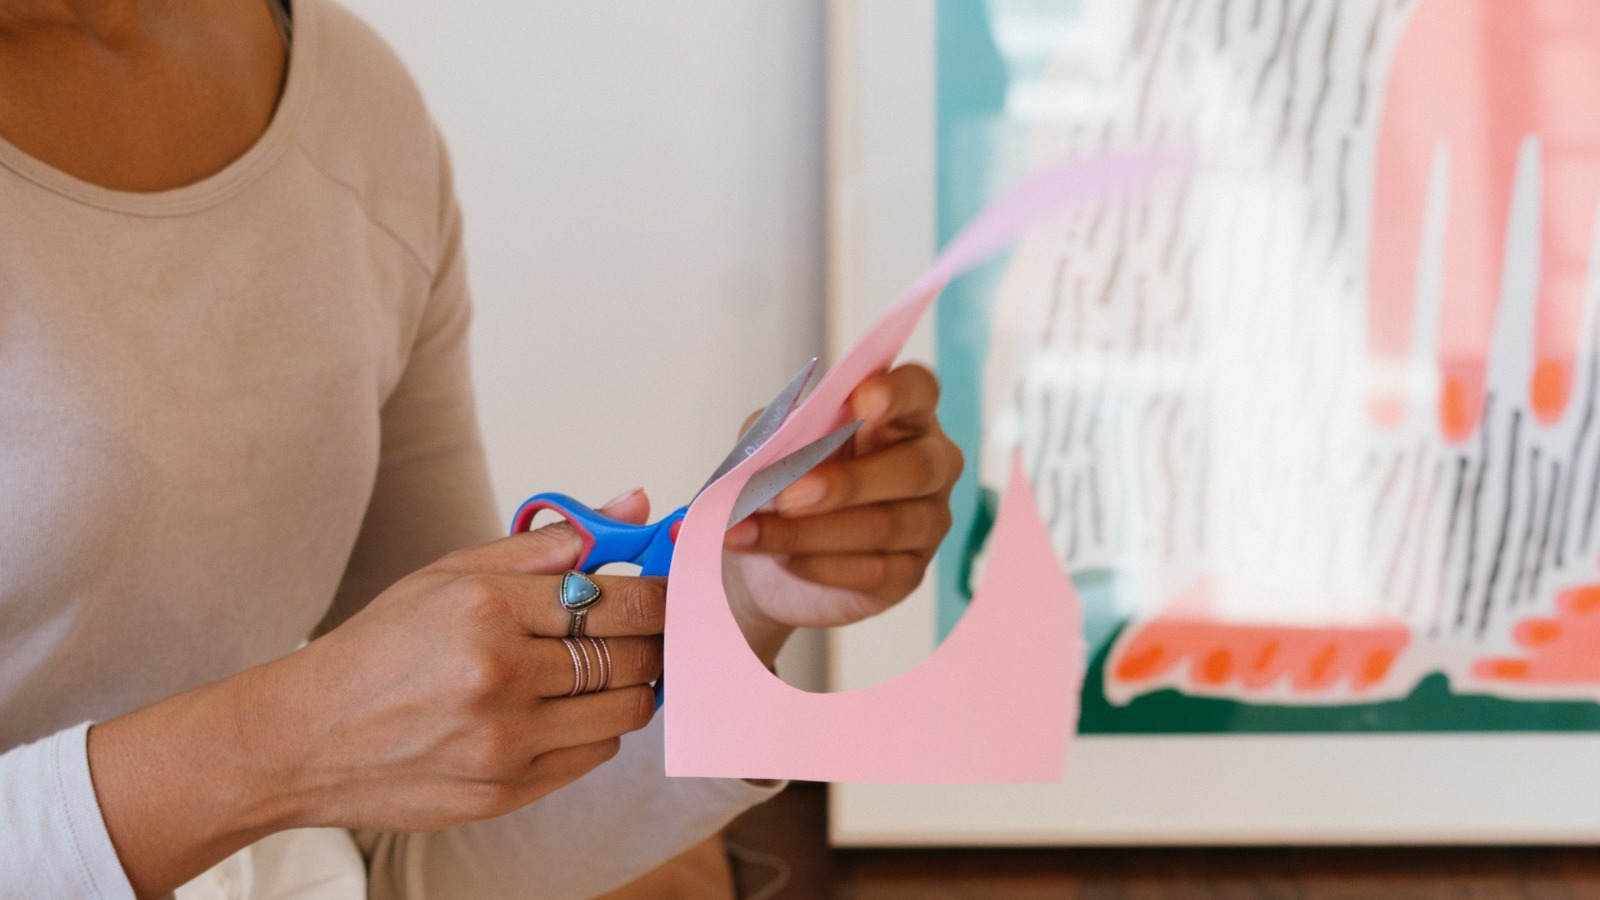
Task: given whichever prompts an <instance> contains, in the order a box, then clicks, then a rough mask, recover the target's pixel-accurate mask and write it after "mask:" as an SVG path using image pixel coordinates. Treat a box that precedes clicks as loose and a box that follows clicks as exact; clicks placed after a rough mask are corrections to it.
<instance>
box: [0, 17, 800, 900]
mask: <svg viewBox="0 0 1600 900" xmlns="http://www.w3.org/2000/svg"><path fill="white" fill-rule="evenodd" d="M468 316H469V304H468V295H467V288H466V281H465V269H464V264H463V260H462V253H461V220H460V214H459V211H458V208H457V205H456V202H455V198H454V194H453V190H452V186H451V182H450V173H449V166H448V162H447V160H446V158H445V154H444V150H443V148H442V146H441V143H440V140H439V137H438V135H437V133H436V131H435V129H434V127H433V125H432V123H431V120H430V119H429V117H428V115H427V112H426V110H425V109H424V107H423V104H422V101H421V99H420V97H419V96H418V93H417V91H416V89H415V87H414V86H413V84H412V83H411V81H410V79H409V78H408V77H407V75H406V73H405V72H404V70H403V69H402V67H401V66H400V64H399V62H398V61H397V60H396V59H395V58H394V56H393V54H392V53H391V52H390V51H389V49H388V48H387V47H386V46H385V45H384V44H383V43H382V42H381V41H380V40H379V39H378V38H377V37H376V36H375V35H374V34H373V33H372V32H371V31H370V30H369V29H368V28H367V27H366V26H364V25H363V24H362V23H360V22H359V21H358V20H357V19H356V18H355V17H353V16H352V15H351V14H349V13H348V12H346V11H345V10H343V9H341V8H339V7H338V6H336V5H334V4H333V3H331V2H324V0H297V2H296V3H295V33H294V48H293V52H292V54H291V59H290V66H289V73H288V77H287V81H286V86H285V91H284V94H283V97H282V99H281V101H280V104H279V108H278V111H277V113H276V115H275V117H274V119H273V122H272V124H271V125H270V127H269V128H268V130H267V132H266V133H265V134H264V135H263V137H262V138H261V139H260V141H259V142H258V143H257V145H256V146H254V147H253V148H252V149H251V150H250V151H248V152H247V153H246V154H245V155H244V156H243V157H241V158H240V159H238V160H237V161H235V162H234V163H233V164H231V165H229V166H228V167H227V168H226V169H225V170H223V171H222V172H220V173H218V174H217V175H215V176H213V177H211V178H207V179H206V180H204V181H202V182H199V183H197V184H193V185H190V186H187V187H184V188H180V189H177V190H173V191H168V192H164V193H157V194H129V193H121V192H116V191H111V190H106V189H103V188H99V187H96V186H93V185H89V184H86V183H83V182H81V181H78V180H76V179H73V178H71V177H70V176H67V175H65V174H64V173H62V172H60V171H57V170H55V169H52V168H50V167H48V166H46V165H43V164H41V163H40V162H38V161H37V160H34V159H31V158H29V157H28V156H26V155H24V154H22V153H21V152H20V151H18V150H17V149H16V148H14V147H12V146H10V145H7V144H5V143H4V142H0V501H3V503H4V514H3V515H0V751H5V752H3V755H0V898H12V897H29V898H34V897H107V898H123V897H128V896H131V892H130V890H129V888H128V885H127V881H126V879H125V878H124V877H123V875H122V872H121V868H120V866H119V865H118V862H117V859H116V855H115V852H114V850H113V848H112V846H111V844H110V842H109V840H108V838H107V836H106V832H105V827H104V824H103V822H102V821H101V819H100V815H99V811H98V808H97V807H96V805H95V799H94V791H93V786H92V783H91V781H90V778H89V771H88V764H87V759H86V756H85V751H84V734H85V731H86V729H85V728H84V727H83V725H82V723H85V722H89V721H96V720H103V719H105V718H109V717H112V716H115V715H118V714H120V713H123V712H126V711H128V710H131V709H134V708H136V707H139V706H141V705H144V704H147V703H150V702H153V701H156V700H160V699H162V698H164V697H168V696H170V695H172V694H175V693H178V692H180V691H183V690H185V689H188V688H191V687H194V686H196V685H199V684H202V683H205V682H208V681H212V680H215V679H218V678H221V677H224V676H227V675H230V674H232V673H234V672H237V671H239V670H241V669H244V668H246V667H248V666H251V665H254V664H257V663H261V662H264V661H266V660H270V659H273V658H275V657H278V656H281V655H283V654H285V653H288V652H290V651H292V650H293V649H294V648H295V647H296V646H297V645H298V644H299V643H300V642H301V641H303V640H304V639H305V638H306V637H307V636H308V635H309V634H310V633H311V632H312V631H313V629H314V628H315V627H316V626H317V624H318V623H319V622H320V621H322V620H323V619H324V617H325V616H327V615H329V614H330V610H332V615H334V616H335V617H338V616H341V615H343V614H347V613H348V612H349V611H351V610H353V609H355V608H358V607H359V606H360V605H361V604H363V603H365V602H367V601H368V600H369V599H370V598H371V597H372V596H373V595H374V594H376V593H377V592H378V591H380V590H381V589H382V588H384V587H385V586H387V585H388V584H390V583H391V582H393V581H394V580H395V579H397V578H398V577H400V576H401V575H403V574H405V573H407V572H409V571H412V570H414V569H416V568H419V567H421V566H422V565H425V564H427V563H428V562H431V561H432V560H434V559H435V558H437V557H438V556H440V555H441V554H443V553H444V552H446V551H448V550H450V549H453V548H457V547H461V546H465V545H468V544H472V543H476V542H480V541H484V540H488V539H492V538H494V537H496V536H497V535H498V534H499V533H500V531H499V524H498V522H497V517H496V513H495V507H494V504H493V503H492V499H491V495H490V491H489V485H488V479H487V477H486V472H485V465H484V459H483V453H482V448H481V445H480V443H479V439H478V436H477V425H476V422H475V420H474V412H473V401H472V395H471V387H470V384H469V380H468V366H467V346H466V335H467V322H468ZM659 742H660V735H659V731H658V730H657V729H654V728H653V729H651V730H649V731H646V732H644V733H642V734H640V735H636V736H630V738H629V739H628V740H627V741H625V743H624V749H623V751H622V753H621V754H620V755H619V756H618V757H617V758H616V759H614V760H613V761H611V762H610V763H608V764H607V765H606V766H604V767H602V768H601V769H599V770H597V771H596V772H595V773H592V774H591V775H590V776H589V777H586V778H585V779H583V780H581V781H579V782H577V783H576V784H574V785H572V786H570V787H568V788H566V789H564V790H563V791H561V792H558V793H557V794H555V795H552V796H551V797H549V798H547V799H546V800H543V801H540V802H538V803H535V804H534V805H532V806H530V807H528V808H526V809H524V810H522V811H521V812H519V813H516V814H513V815H512V816H509V817H507V818H505V819H501V820H497V821H494V822H486V823H480V824H476V825H471V826H466V827H462V828H457V829H453V830H450V831H445V832H440V833H436V834H432V835H362V836H360V844H361V847H362V850H363V852H364V853H365V854H366V856H367V860H368V863H369V866H370V870H371V879H372V880H371V895H372V896H381V897H407V898H424V897H425V898H445V897H462V898H466V897H472V898H489V897H494V896H501V895H506V896H509V895H512V894H513V893H514V894H515V895H516V896H550V897H560V896H583V895H586V894H589V893H593V892H595V891H599V890H602V889H605V888H607V887H610V886H612V885H615V884H618V883H621V882H623V881H625V880H627V879H628V878H629V877H631V876H632V875H634V874H636V873H638V872H639V871H642V870H643V869H645V868H647V867H648V866H650V865H651V864H653V863H654V862H656V861H658V860H660V859H663V858H665V857H667V856H669V855H671V854H672V853H674V852H676V851H677V850H678V849H680V848H682V847H685V846H687V845H689V844H690V843H692V842H693V841H694V840H696V839H697V838H699V837H701V836H703V835H704V834H706V833H709V832H710V831H711V830H713V829H714V828H716V827H717V826H719V825H720V824H721V823H723V822H725V821H726V820H727V819H728V818H730V817H732V816H733V815H734V814H736V813H737V812H738V811H740V810H742V809H743V808H745V807H747V806H748V805H750V804H752V803H754V802H756V801H758V800H760V799H762V798H764V797H765V796H766V795H767V794H768V793H769V792H768V791H763V790H760V789H757V788H755V787H753V786H751V785H748V784H746V783H744V782H739V781H702V780H687V779H685V780H677V779H672V780H669V779H666V778H665V777H663V775H662V769H661V763H660V747H659ZM25 745H27V746H25Z"/></svg>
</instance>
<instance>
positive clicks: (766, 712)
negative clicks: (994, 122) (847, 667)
mask: <svg viewBox="0 0 1600 900" xmlns="http://www.w3.org/2000/svg"><path fill="white" fill-rule="evenodd" d="M1181 165H1182V161H1181V160H1176V159H1174V158H1172V157H1167V156H1157V155H1143V156H1124V157H1106V158H1101V159H1098V160H1092V161H1089V162H1080V163H1071V164H1066V165H1061V166H1057V167H1054V168H1051V169H1047V170H1045V171H1043V172H1041V173H1039V174H1038V175H1035V176H1033V177H1032V178H1030V179H1028V180H1026V181H1025V182H1023V183H1022V184H1020V185H1018V186H1017V187H1016V188H1013V189H1012V190H1011V191H1010V192H1009V193H1008V194H1007V195H1006V196H1005V197H1003V198H1001V199H1000V200H999V201H997V202H996V203H995V204H994V205H993V206H991V207H990V208H989V209H987V210H985V211H984V212H983V213H982V214H980V215H979V216H978V218H977V219H975V220H974V221H973V223H972V224H971V225H969V226H968V227H967V228H966V229H965V230H963V231H962V233H961V234H959V235H957V236H956V238H955V239H954V240H952V241H951V242H950V245H949V246H948V247H947V248H946V250H945V252H944V253H943V254H942V255H941V256H940V258H939V259H938V260H936V261H935V262H934V264H933V266H932V267H931V268H930V269H929V270H928V271H927V272H926V273H924V274H923V276H922V277H921V278H919V279H918V280H917V281H916V283H914V284H913V285H912V287H911V289H910V290H908V291H907V292H906V295H905V297H904V299H902V301H901V302H900V303H898V304H897V305H896V306H895V307H894V308H892V309H891V310H890V311H889V312H888V313H887V314H885V316H884V317H883V318H882V319H881V320H879V322H878V323H877V324H876V325H875V326H874V327H873V329H872V330H871V331H870V332H869V333H868V334H867V336H866V337H864V338H863V339H862V340H861V341H860V342H858V343H857V344H856V346H855V347H854V348H852V349H851V351H850V352H849V353H848V354H846V356H845V357H844V358H843V359H842V360H840V361H839V363H838V364H837V365H835V366H834V368H833V369H832V370H831V371H830V372H829V373H828V376H827V378H825V379H824V380H823V382H822V384H821V385H820V386H819V387H818V388H817V390H816V392H815V393H814V394H813V395H812V396H811V398H810V399H809V400H807V401H806V403H805V405H803V406H802V407H801V408H800V409H798V410H797V411H796V412H795V413H794V415H793V416H792V417H791V418H790V420H789V421H788V422H787V423H785V425H784V427H783V428H782V429H781V430H780V431H779V432H778V433H777V434H776V435H775V436H774V437H773V438H772V439H771V440H770V441H768V442H767V444H766V445H765V446H763V447H762V448H761V449H760V450H759V451H757V452H756V453H755V454H753V455H752V456H751V457H750V458H749V459H748V460H746V461H745V462H744V463H743V464H741V465H740V466H739V467H738V468H736V469H734V470H733V471H732V472H730V473H728V475H726V476H724V477H723V478H722V479H721V480H720V481H718V482H717V483H715V484H713V485H711V486H710V487H709V488H707V489H706V490H705V491H704V492H703V493H702V494H701V495H700V496H699V498H698V499H697V500H696V501H695V503H694V505H693V506H692V507H690V509H689V514H688V516H687V518H685V519H684V523H683V528H682V530H681V531H680V532H679V535H678V543H677V550H676V553H675V557H674V562H673V571H672V578H671V582H670V585H669V587H668V599H667V628H666V683H667V700H666V704H665V706H664V708H663V710H662V714H663V715H665V716H666V766H667V774H668V775H674V776H704V777H724V778H774V779H781V778H792V779H805V780H811V781H860V782H879V783H943V782H1038V781H1057V780H1059V779H1060V778H1061V774H1062V768H1063V766H1064V764H1065V760H1066V751H1067V746H1068V743H1069V742H1070V740H1071V737H1072V734H1073V732H1074V730H1075V726H1076V722H1077V711H1078V696H1079V692H1080V690H1081V686H1082V679H1083V665H1084V644H1083V637H1082V626H1081V616H1082V613H1081V609H1080V607H1079V605H1078V600H1077V595H1076V594H1075V592H1074V591H1073V588H1072V582H1071V580H1070V579H1069V578H1068V577H1067V575H1066V573H1065V572H1064V571H1062V568H1061V565H1060V563H1059V562H1058V561H1057V559H1056V556H1055V553H1054V551H1053V549H1052V548H1051V546H1050V541H1049V536H1048V534H1047V533H1046V531H1045V527H1044V524H1043V522H1042V521H1041V519H1040V516H1039V511H1038V508H1037V506H1036V505H1035V501H1034V497H1033V491H1032V488H1031V487H1030V486H1029V484H1028V482H1027V479H1026V477H1025V475H1024V473H1023V469H1022V466H1021V465H1020V463H1019V462H1018V461H1017V460H1015V459H1013V461H1012V466H1011V476H1010V480H1009V484H1008V486H1007V488H1006V491H1005V495H1004V497H1003V499H1002V501H1001V505H1000V511H999V514H998V518H997V521H996V523H995V528H994V531H993V532H992V536H991V539H990V547H991V548H992V549H991V550H990V554H989V559H988V562H987V563H986V565H985V567H984V574H983V578H982V580H981V582H980V584H979V586H978V590H977V594H976V596H974V598H973V601H972V605H971V607H970V608H969V609H968V610H967V611H966V613H965V615H963V616H962V618H961V621H960V623H959V624H958V625H957V626H956V628H955V630H954V631H952V632H951V633H950V635H949V636H948V637H947V638H946V639H945V640H944V642H943V643H942V644H940V645H939V647H938V648H937V649H936V650H935V651H934V652H933V654H932V655H931V656H930V657H928V658H927V659H925V660H923V661H922V663H920V664H919V665H918V666H916V667H915V668H913V669H912V670H911V671H909V672H906V673H904V674H903V675H901V676H899V677H898V678H894V679H892V680H890V681H887V682H884V683H882V684H878V685H874V686H872V687H869V688H863V689H861V690H856V691H846V692H837V693H828V694H812V693H808V692H805V691H802V690H799V689H797V688H794V687H791V686H790V685H788V684H786V683H784V682H783V681H781V680H780V679H779V678H778V677H777V676H775V675H773V674H772V673H770V672H768V671H767V670H766V668H765V667H763V666H762V664H761V663H760V661H758V660H757V659H756V657H755V654H754V653H752V652H751V650H750V648H749V645H748V644H746V643H745V640H744V637H743V635H742V634H741V633H740V631H739V628H738V625H737V624H736V623H735V622H734V620H733V614H732V613H731V612H730V610H729V607H728V601H727V595H726V593H725V591H724V589H723V585H722V536H723V532H724V530H725V524H726V522H727V521H728V516H729V513H730V512H731V511H732V509H733V505H734V501H735V500H736V498H737V497H738V495H739V491H740V489H741V488H742V487H743V486H744V484H745V483H746V482H747V481H748V480H749V479H750V477H751V476H752V474H753V473H755V472H758V471H760V470H761V468H762V467H764V466H766V465H769V464H771V463H772V462H774V461H776V460H778V459H780V458H782V457H783V456H784V455H786V454H788V453H789V452H791V451H793V450H796V449H798V448H800V447H801V446H803V445H805V444H806V443H808V442H810V441H812V440H814V439H816V438H818V437H820V436H822V435H823V434H826V433H827V432H828V431H831V430H832V429H834V428H836V427H838V426H840V425H842V424H844V422H845V421H847V420H848V417H849V416H848V412H847V406H846V404H847V401H848V399H849V396H850V393H851V392H852V391H853V390H854V389H855V387H856V385H858V384H860V383H861V381H862V380H863V379H864V378H866V377H868V376H869V375H872V374H873V373H875V372H880V371H883V370H884V369H886V368H887V367H888V366H889V365H890V364H891V363H892V362H893V361H894V359H895V357H896V356H898V355H899V353H900V351H901V350H902V349H903V348H904V346H905V343H906V340H907V338H908V337H909V336H910V335H911V331H912V329H913V328H914V327H915V326H916V324H917V322H918V320H920V319H921V318H922V316H923V314H924V313H926V312H927V310H928V308H929V307H930V306H931V305H932V303H933V300H934V298H935V296H937V294H938V291H939V290H940V289H941V288H942V286H943V285H944V284H946V283H948V282H949V280H950V279H951V278H953V277H955V276H956V275H958V274H960V273H961V272H964V271H966V270H968V269H970V268H972V267H973V266H974V265H976V264H977V263H979V262H982V261H983V260H984V259H986V258H987V257H989V256H991V255H993V254H994V253H996V252H998V251H1000V250H1002V249H1004V248H1005V247H1007V246H1009V245H1010V243H1011V242H1012V241H1013V240H1014V239H1015V238H1016V237H1017V235H1018V234H1020V233H1021V232H1022V231H1023V230H1024V228H1026V227H1027V226H1028V225H1029V224H1031V223H1032V222H1033V221H1034V220H1035V219H1038V218H1040V217H1041V216H1044V215H1048V214H1050V213H1054V212H1058V211H1065V210H1066V209H1068V208H1070V207H1071V206H1073V205H1075V204H1076V203H1079V202H1083V201H1089V200H1095V199H1101V198H1102V197H1103V195H1105V194H1107V193H1112V192H1119V191H1123V190H1127V189H1129V188H1134V187H1139V186H1142V185H1144V184H1146V183H1148V182H1150V181H1152V180H1154V179H1156V178H1157V177H1159V176H1161V175H1163V174H1167V173H1170V172H1172V171H1173V170H1174V169H1176V168H1178V167H1180V166H1181Z"/></svg>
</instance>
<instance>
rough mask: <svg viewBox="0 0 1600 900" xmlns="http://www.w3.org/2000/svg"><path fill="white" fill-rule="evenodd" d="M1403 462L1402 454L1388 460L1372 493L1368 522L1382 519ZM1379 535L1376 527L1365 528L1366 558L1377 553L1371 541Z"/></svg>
mask: <svg viewBox="0 0 1600 900" xmlns="http://www.w3.org/2000/svg"><path fill="white" fill-rule="evenodd" d="M1404 462H1405V456H1404V455H1403V454H1402V455H1397V456H1395V458H1394V459H1392V460H1390V461H1389V468H1388V470H1387V471H1386V472H1385V473H1384V476H1383V481H1382V483H1380V484H1379V485H1378V490H1377V491H1376V492H1375V493H1374V494H1373V497H1372V512H1371V513H1370V514H1369V515H1368V516H1367V521H1368V522H1380V521H1382V520H1383V508H1384V507H1385V506H1387V505H1388V503H1389V498H1390V496H1392V495H1393V494H1394V482H1395V479H1397V478H1399V477H1400V466H1401V465H1402V464H1403V463H1404ZM1379 536H1380V535H1379V533H1378V529H1376V528H1368V529H1367V558H1368V559H1371V558H1373V556H1375V555H1376V553H1377V548H1376V547H1374V545H1373V541H1376V540H1377V539H1378V538H1379Z"/></svg>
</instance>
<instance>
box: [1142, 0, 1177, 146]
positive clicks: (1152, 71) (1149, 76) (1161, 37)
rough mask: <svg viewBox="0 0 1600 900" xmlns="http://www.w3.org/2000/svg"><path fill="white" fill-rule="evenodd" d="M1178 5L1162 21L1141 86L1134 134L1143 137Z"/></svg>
mask: <svg viewBox="0 0 1600 900" xmlns="http://www.w3.org/2000/svg"><path fill="white" fill-rule="evenodd" d="M1177 12H1178V6H1177V4H1176V3H1174V4H1172V5H1170V6H1168V7H1167V15H1166V17H1165V18H1164V19H1163V20H1162V22H1161V24H1160V26H1158V30H1157V32H1156V46H1155V50H1154V51H1153V52H1152V53H1151V54H1150V61H1149V62H1148V63H1147V64H1146V65H1145V70H1144V80H1143V83H1142V84H1141V85H1140V86H1139V105H1138V108H1137V110H1136V112H1135V113H1134V118H1133V127H1134V134H1135V135H1138V136H1141V137H1142V136H1143V135H1144V133H1145V130H1146V128H1147V127H1148V114H1149V111H1150V91H1151V87H1152V85H1154V83H1155V79H1156V74H1157V73H1158V72H1160V71H1161V58H1162V55H1163V54H1164V53H1166V52H1167V36H1168V35H1169V34H1170V33H1171V31H1172V19H1173V17H1174V16H1175V15H1177Z"/></svg>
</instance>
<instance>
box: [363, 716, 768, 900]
mask: <svg viewBox="0 0 1600 900" xmlns="http://www.w3.org/2000/svg"><path fill="white" fill-rule="evenodd" d="M663 771H664V769H663V756H662V742H661V717H660V716H657V717H656V719H655V721H654V722H652V723H651V724H650V726H649V727H647V728H645V729H644V730H643V731H640V732H637V733H635V734H630V735H626V736H624V737H623V739H622V750H621V752H619V753H618V754H617V755H616V756H615V757H614V758H612V759H611V760H610V761H608V762H606V763H605V764H604V765H602V766H600V767H599V768H597V769H595V770H594V771H593V772H590V773H589V774H588V775H585V776H584V777H583V778H580V779H578V780H577V781H575V782H573V783H572V784H570V785H568V786H566V787H564V788H562V789H560V790H558V791H556V792H555V793H553V794H550V795H549V796H547V797H544V798H543V799H541V800H538V801H535V802H534V803H533V804H532V805H530V806H526V807H523V808H522V809H520V810H518V811H517V812H514V813H512V814H510V815H508V816H504V817H501V818H499V819H491V820H489V821H486V822H476V823H473V824H471V825H464V826H460V827H457V828H451V829H448V830H445V831H437V832H430V833H426V834H367V833H361V834H358V835H357V843H358V844H360V846H361V847H362V849H363V850H364V851H365V852H366V854H367V857H368V860H369V876H368V877H369V882H368V884H369V886H368V897H370V898H371V900H467V898H474V900H478V898H481V900H502V898H504V900H511V898H523V897H528V896H533V895H535V894H536V895H537V896H539V897H548V898H567V897H571V898H579V897H592V896H594V895H595V894H599V893H602V892H604V891H607V890H610V889H612V888H615V887H618V886H620V885H623V884H626V883H627V882H629V881H632V880H633V879H634V878H636V877H638V876H639V875H642V874H643V873H645V872H646V871H649V870H650V869H651V868H653V867H655V866H656V865H658V864H660V863H661V862H663V861H665V860H667V859H670V858H671V857H673V856H676V855H677V854H679V853H681V852H683V851H684V850H687V849H688V848H689V847H691V846H693V845H694V844H696V843H698V842H700V841H702V840H704V839H705V838H706V837H707V836H708V835H711V834H714V833H715V832H716V831H717V830H718V829H720V828H721V827H722V826H723V825H726V824H727V823H728V822H729V820H731V819H732V818H733V817H734V816H736V815H738V814H739V813H741V812H743V811H745V810H746V809H748V808H749V807H751V806H754V805H755V804H757V803H760V802H761V801H763V800H766V799H767V798H769V797H771V796H772V795H773V794H776V793H777V792H778V791H779V790H781V789H782V786H781V785H779V784H770V785H768V786H758V785H757V784H754V783H751V782H748V781H739V780H737V779H713V778H667V777H665V776H664V775H663V774H662V773H663Z"/></svg>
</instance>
